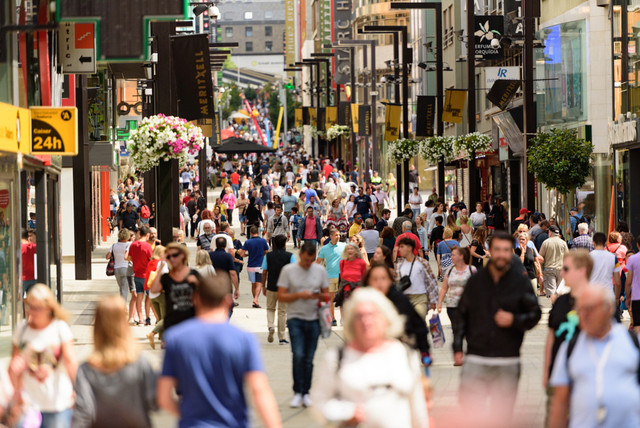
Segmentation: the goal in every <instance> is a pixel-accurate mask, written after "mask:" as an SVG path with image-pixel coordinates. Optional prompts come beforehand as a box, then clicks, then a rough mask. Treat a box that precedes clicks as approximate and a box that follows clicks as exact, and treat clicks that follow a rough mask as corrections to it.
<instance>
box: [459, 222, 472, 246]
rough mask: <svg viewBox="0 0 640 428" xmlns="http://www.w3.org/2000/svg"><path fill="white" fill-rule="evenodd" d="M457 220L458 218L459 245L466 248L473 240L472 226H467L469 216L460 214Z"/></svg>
mask: <svg viewBox="0 0 640 428" xmlns="http://www.w3.org/2000/svg"><path fill="white" fill-rule="evenodd" d="M458 220H460V226H459V229H460V234H461V237H460V246H461V247H462V248H466V247H468V246H470V245H471V242H472V241H473V227H471V226H469V217H467V216H466V215H460V218H459V219H458Z"/></svg>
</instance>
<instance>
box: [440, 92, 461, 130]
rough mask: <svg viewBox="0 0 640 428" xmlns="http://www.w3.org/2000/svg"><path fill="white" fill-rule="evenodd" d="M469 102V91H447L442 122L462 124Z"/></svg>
mask: <svg viewBox="0 0 640 428" xmlns="http://www.w3.org/2000/svg"><path fill="white" fill-rule="evenodd" d="M466 101H467V91H464V90H461V89H447V91H446V93H445V95H444V109H443V112H442V121H443V122H449V123H462V116H463V115H464V105H465V103H466Z"/></svg>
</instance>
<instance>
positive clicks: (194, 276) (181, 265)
mask: <svg viewBox="0 0 640 428" xmlns="http://www.w3.org/2000/svg"><path fill="white" fill-rule="evenodd" d="M165 259H166V263H167V264H168V266H169V273H165V274H164V275H158V276H156V278H155V279H154V281H153V283H152V284H151V287H150V292H151V293H160V292H164V295H165V302H166V310H165V316H164V330H165V331H166V330H169V328H171V327H173V326H175V325H177V324H179V323H181V322H182V321H184V320H187V319H189V318H192V317H193V316H194V314H195V312H194V309H193V300H192V295H193V290H194V289H195V287H196V285H197V283H198V281H200V274H199V273H198V272H197V271H195V270H193V269H191V268H189V266H188V260H189V250H187V248H186V247H185V246H184V245H180V244H178V243H176V242H171V243H170V244H168V245H167V248H166V250H165Z"/></svg>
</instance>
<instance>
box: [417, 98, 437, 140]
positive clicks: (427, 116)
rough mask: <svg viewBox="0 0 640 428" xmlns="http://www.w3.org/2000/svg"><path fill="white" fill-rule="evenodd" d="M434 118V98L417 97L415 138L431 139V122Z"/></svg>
mask: <svg viewBox="0 0 640 428" xmlns="http://www.w3.org/2000/svg"><path fill="white" fill-rule="evenodd" d="M435 117H436V97H433V96H427V95H418V106H417V111H416V137H433V135H434V134H433V120H434V119H435Z"/></svg>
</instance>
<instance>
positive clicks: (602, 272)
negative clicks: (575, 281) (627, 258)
mask: <svg viewBox="0 0 640 428" xmlns="http://www.w3.org/2000/svg"><path fill="white" fill-rule="evenodd" d="M590 254H591V258H592V259H593V270H592V271H591V278H590V279H589V282H591V283H592V284H597V285H599V286H601V287H604V288H606V289H607V290H610V291H611V293H612V294H613V273H614V272H616V273H618V272H620V264H619V263H618V258H617V257H616V255H615V254H613V253H610V252H608V251H607V250H593V251H591V253H590Z"/></svg>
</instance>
